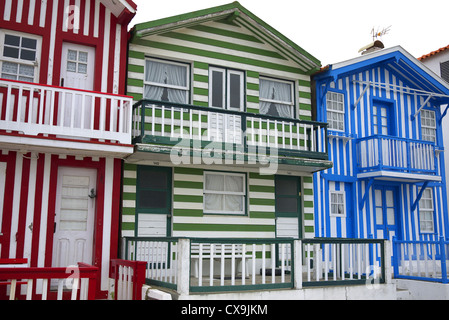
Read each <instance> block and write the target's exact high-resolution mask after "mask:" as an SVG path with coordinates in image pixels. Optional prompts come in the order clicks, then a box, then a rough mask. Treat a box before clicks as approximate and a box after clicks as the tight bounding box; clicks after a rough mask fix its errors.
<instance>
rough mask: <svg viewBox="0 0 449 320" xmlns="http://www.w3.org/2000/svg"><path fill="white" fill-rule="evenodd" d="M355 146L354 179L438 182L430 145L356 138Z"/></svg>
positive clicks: (434, 154) (395, 139)
mask: <svg viewBox="0 0 449 320" xmlns="http://www.w3.org/2000/svg"><path fill="white" fill-rule="evenodd" d="M356 145H357V167H358V170H359V174H358V176H357V177H358V178H379V179H387V180H399V181H422V180H429V181H440V180H441V177H439V176H437V163H438V161H437V150H436V146H435V143H433V142H427V141H422V140H412V139H405V138H399V137H393V136H383V135H375V136H369V137H365V138H360V139H358V140H357V142H356Z"/></svg>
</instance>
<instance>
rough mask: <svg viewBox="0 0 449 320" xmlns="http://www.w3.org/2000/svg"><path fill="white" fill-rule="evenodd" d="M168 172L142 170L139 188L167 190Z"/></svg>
mask: <svg viewBox="0 0 449 320" xmlns="http://www.w3.org/2000/svg"><path fill="white" fill-rule="evenodd" d="M167 180H168V177H167V172H164V171H153V170H140V171H139V187H142V188H152V189H167V187H168V181H167Z"/></svg>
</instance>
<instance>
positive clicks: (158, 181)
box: [136, 166, 171, 214]
mask: <svg viewBox="0 0 449 320" xmlns="http://www.w3.org/2000/svg"><path fill="white" fill-rule="evenodd" d="M136 207H137V209H138V210H139V211H140V213H165V214H170V207H171V168H160V167H149V166H139V167H138V171H137V202H136Z"/></svg>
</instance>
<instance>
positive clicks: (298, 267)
mask: <svg viewBox="0 0 449 320" xmlns="http://www.w3.org/2000/svg"><path fill="white" fill-rule="evenodd" d="M293 246H294V251H293V254H294V257H293V261H294V271H293V276H294V279H295V283H294V287H295V289H302V241H301V240H294V241H293Z"/></svg>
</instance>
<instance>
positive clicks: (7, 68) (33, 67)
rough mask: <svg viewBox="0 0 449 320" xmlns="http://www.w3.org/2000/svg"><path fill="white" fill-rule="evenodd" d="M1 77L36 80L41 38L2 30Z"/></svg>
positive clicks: (0, 39)
mask: <svg viewBox="0 0 449 320" xmlns="http://www.w3.org/2000/svg"><path fill="white" fill-rule="evenodd" d="M0 45H1V47H0V54H1V56H0V63H1V77H2V78H4V79H11V80H19V81H27V82H34V81H35V78H36V75H37V61H38V55H39V50H40V48H39V46H40V40H39V38H36V37H34V36H32V35H24V34H21V33H16V32H12V31H11V32H10V31H6V32H5V31H1V32H0Z"/></svg>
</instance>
